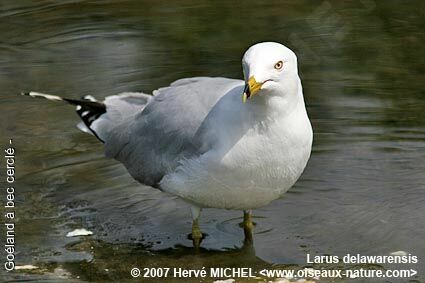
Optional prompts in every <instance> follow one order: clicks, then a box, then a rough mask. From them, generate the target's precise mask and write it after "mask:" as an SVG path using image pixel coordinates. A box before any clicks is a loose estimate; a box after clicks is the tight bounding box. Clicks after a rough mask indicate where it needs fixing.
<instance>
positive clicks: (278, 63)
mask: <svg viewBox="0 0 425 283" xmlns="http://www.w3.org/2000/svg"><path fill="white" fill-rule="evenodd" d="M282 67H283V62H282V61H279V62H277V63H276V64H274V68H275V69H276V70H280V69H282Z"/></svg>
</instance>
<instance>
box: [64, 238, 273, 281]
mask: <svg viewBox="0 0 425 283" xmlns="http://www.w3.org/2000/svg"><path fill="white" fill-rule="evenodd" d="M67 249H68V250H70V251H76V252H88V253H90V254H91V255H92V259H91V260H90V261H84V262H68V263H65V265H64V268H65V269H66V270H68V271H69V272H70V273H71V274H75V275H78V276H80V278H81V279H82V280H88V281H98V280H113V279H118V278H129V276H130V270H131V269H132V268H134V267H137V268H139V269H140V270H141V271H142V274H143V268H151V267H155V268H171V270H173V268H183V269H188V266H190V269H193V270H201V269H202V268H205V269H206V270H208V269H209V268H246V267H253V266H255V269H256V270H257V269H258V270H261V269H262V268H267V267H269V268H270V266H271V264H269V263H267V262H265V261H263V260H262V259H260V258H258V257H257V256H256V254H255V249H254V245H253V242H252V237H251V238H250V239H246V240H245V241H244V243H243V245H242V246H241V247H235V248H232V249H227V250H224V251H218V250H210V249H205V248H203V247H202V246H201V247H199V248H194V247H186V246H181V245H178V246H175V247H174V248H168V249H163V250H157V251H152V250H150V249H149V246H148V245H145V244H112V243H108V242H104V241H96V240H90V239H89V238H87V239H84V240H83V241H81V242H77V243H74V244H70V245H68V246H67ZM170 274H171V275H172V273H171V272H170V273H169V275H168V277H169V278H168V279H170V278H172V277H170ZM191 279H192V280H194V281H196V282H199V278H198V279H197V278H191ZM189 281H190V280H189Z"/></svg>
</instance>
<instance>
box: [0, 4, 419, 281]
mask: <svg viewBox="0 0 425 283" xmlns="http://www.w3.org/2000/svg"><path fill="white" fill-rule="evenodd" d="M424 8H425V7H424V2H423V1H409V2H402V3H400V2H395V1H385V2H384V1H380V2H374V1H372V0H370V1H350V2H348V3H342V2H340V1H323V2H322V1H268V2H267V3H262V2H261V1H260V2H259V1H243V2H238V1H235V2H233V1H191V0H186V1H174V2H170V1H164V2H163V1H119V2H118V3H116V2H115V1H75V0H73V1H59V2H58V1H37V2H34V1H4V3H1V4H0V34H1V35H2V36H1V39H0V86H1V87H0V89H1V101H0V107H1V110H2V112H1V114H2V118H1V120H2V127H1V137H2V145H3V147H6V145H7V143H8V141H9V139H10V138H13V142H14V145H15V146H16V148H17V155H16V156H17V157H16V159H17V178H18V181H17V184H16V190H17V192H16V195H17V208H16V210H17V211H16V212H17V216H18V218H17V220H16V223H17V227H16V234H17V241H18V243H17V247H18V253H17V264H21V265H22V264H34V265H37V266H39V267H41V271H37V272H30V273H26V272H21V273H13V274H12V273H7V274H6V273H4V272H3V271H2V272H3V273H2V275H1V276H4V278H5V280H24V279H28V280H47V279H51V280H53V281H59V280H65V281H66V280H69V278H72V279H73V280H78V279H81V280H89V281H95V280H103V281H104V280H122V279H128V280H131V277H130V274H129V270H130V268H131V267H134V266H137V267H144V266H184V267H192V268H200V267H202V266H215V267H216V266H224V267H227V266H245V267H253V268H255V269H261V268H264V267H272V266H276V264H277V266H283V267H285V266H286V267H287V265H288V264H291V266H292V268H301V267H304V266H307V264H306V253H311V254H331V255H340V256H343V255H345V254H347V253H350V254H356V253H360V254H364V255H387V254H389V253H391V252H394V251H400V250H402V251H406V252H408V253H411V254H413V255H416V256H418V257H419V259H420V262H419V264H417V265H408V266H407V267H406V266H405V267H406V268H415V269H417V270H418V271H419V276H418V277H417V278H412V279H416V280H424V278H425V277H424V272H425V269H424V262H423V261H424V260H425V243H424V240H423V239H424V238H425V225H424V224H425V223H424V215H425V174H424V172H425V162H424V160H425V150H424V148H425V115H424V109H425V100H424V91H423V70H424V66H425V62H424V58H425V56H424V53H423V43H424V30H425V27H424V22H423V15H422V14H423V13H422V12H421V11H423V10H424ZM421 13H422V14H421ZM265 40H272V41H279V42H282V43H284V44H286V45H287V46H288V47H290V48H291V49H293V50H294V51H295V52H296V53H297V54H298V58H299V66H300V74H301V79H302V82H303V87H304V95H305V100H306V105H307V107H308V112H309V116H310V118H311V121H312V124H313V128H314V132H315V135H314V145H313V152H312V157H311V159H310V162H309V164H308V166H307V168H306V170H305V172H304V174H303V175H302V177H301V178H300V180H299V181H298V182H297V183H296V185H295V186H294V187H293V188H292V189H291V190H290V191H289V193H287V194H286V195H285V196H284V197H283V198H281V199H279V200H276V201H274V202H273V203H271V204H270V205H268V206H266V207H263V208H261V209H257V210H255V211H254V215H255V222H256V223H257V226H256V228H255V235H254V239H255V241H254V246H253V247H250V246H244V245H243V231H242V229H240V227H239V225H238V223H239V222H241V221H242V218H241V216H242V213H241V212H240V211H225V210H216V209H206V210H204V211H203V214H202V218H201V228H202V230H203V231H204V232H205V233H207V234H208V236H207V237H206V239H205V240H204V241H203V243H202V246H203V250H201V251H200V252H199V253H196V252H194V250H193V249H192V248H191V241H190V240H188V239H187V234H188V233H189V231H190V227H191V223H190V213H189V209H188V207H187V206H186V205H185V204H184V203H183V202H182V201H181V200H179V199H177V198H176V197H173V196H171V195H167V194H165V193H162V192H159V191H157V190H154V189H152V188H149V187H146V186H143V185H140V184H138V183H137V182H135V181H133V180H132V179H131V177H130V176H129V175H128V174H127V173H126V170H125V169H124V167H123V166H122V165H120V164H119V163H117V162H115V161H113V160H108V159H105V158H103V152H102V146H101V144H100V143H99V142H98V141H97V140H96V139H95V138H93V137H91V136H88V135H86V134H84V133H80V132H79V131H78V130H77V129H76V128H75V124H76V123H77V121H78V117H77V116H76V115H75V114H74V113H73V111H72V109H70V108H69V107H68V106H66V105H61V104H55V103H42V101H40V100H34V99H29V98H25V97H21V96H18V94H19V93H20V92H21V91H23V90H34V91H42V92H46V93H53V94H59V95H63V96H67V97H71V98H79V97H81V96H83V95H87V94H92V95H94V96H96V97H98V98H103V97H105V96H108V95H113V94H116V93H119V92H122V91H144V92H148V93H149V92H151V91H152V90H154V89H156V88H158V87H161V86H165V85H167V84H169V83H170V82H172V81H173V80H176V79H179V78H182V77H190V76H226V77H232V78H241V77H242V74H241V65H240V60H241V56H242V54H243V52H244V50H245V49H246V48H247V47H249V46H250V45H251V44H253V43H255V42H259V41H265ZM2 174H3V173H2ZM2 198H3V197H2ZM80 227H84V228H86V229H88V230H91V231H93V232H94V236H92V237H81V238H72V239H70V238H66V237H65V235H66V233H67V232H69V231H71V230H73V229H74V228H80ZM341 268H349V266H343V265H342V266H341ZM376 268H392V269H394V268H396V266H394V265H384V266H378V267H376Z"/></svg>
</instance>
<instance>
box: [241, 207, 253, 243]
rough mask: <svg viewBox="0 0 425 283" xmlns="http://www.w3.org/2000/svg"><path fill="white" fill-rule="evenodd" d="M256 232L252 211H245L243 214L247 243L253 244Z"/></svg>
mask: <svg viewBox="0 0 425 283" xmlns="http://www.w3.org/2000/svg"><path fill="white" fill-rule="evenodd" d="M253 230H254V223H253V222H252V211H251V210H244V212H243V231H244V234H245V243H252V242H253V238H252V231H253Z"/></svg>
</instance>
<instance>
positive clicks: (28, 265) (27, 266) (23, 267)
mask: <svg viewBox="0 0 425 283" xmlns="http://www.w3.org/2000/svg"><path fill="white" fill-rule="evenodd" d="M37 268H38V267H37V266H35V265H31V264H26V265H16V266H15V270H23V269H37Z"/></svg>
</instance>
